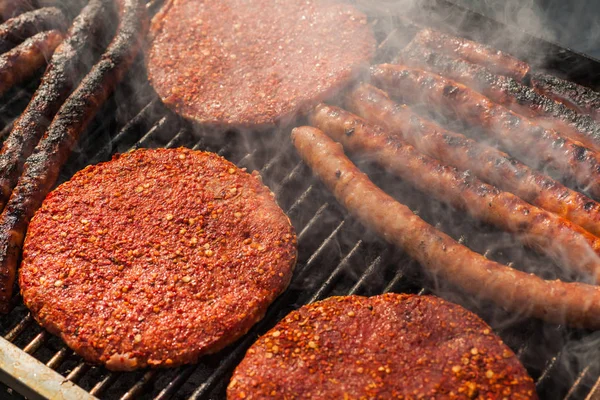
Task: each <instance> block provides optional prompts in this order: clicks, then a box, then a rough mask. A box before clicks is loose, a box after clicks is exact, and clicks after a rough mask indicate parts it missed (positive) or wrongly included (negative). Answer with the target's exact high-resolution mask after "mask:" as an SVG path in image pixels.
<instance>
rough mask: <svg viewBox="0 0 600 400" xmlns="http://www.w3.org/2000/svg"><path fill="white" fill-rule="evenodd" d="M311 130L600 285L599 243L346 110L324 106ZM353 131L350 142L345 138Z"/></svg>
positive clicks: (315, 114) (312, 117) (317, 110)
mask: <svg viewBox="0 0 600 400" xmlns="http://www.w3.org/2000/svg"><path fill="white" fill-rule="evenodd" d="M309 119H310V123H311V125H313V126H315V127H316V128H319V129H320V130H321V131H323V132H325V133H326V134H327V135H328V136H330V137H331V138H332V139H334V140H336V141H338V142H340V143H342V145H343V146H344V148H346V149H347V150H348V151H350V152H352V153H357V154H359V155H361V156H366V157H368V158H369V159H372V160H374V161H375V162H376V163H377V164H379V165H380V166H381V167H383V168H385V169H387V170H388V171H390V172H392V173H393V174H395V175H397V176H398V177H400V178H401V179H403V180H405V181H407V182H410V183H411V184H412V185H413V186H415V187H416V188H417V189H419V190H420V191H422V192H424V193H426V194H428V195H430V196H433V197H434V198H436V199H438V200H440V201H442V202H446V203H448V204H450V205H452V206H453V207H455V208H457V209H459V210H464V211H466V212H468V213H469V214H470V215H471V216H472V217H474V218H476V219H479V220H481V221H484V222H486V223H488V224H491V225H494V226H496V227H498V228H500V229H502V230H505V231H507V232H512V233H515V234H517V238H518V239H519V240H520V241H521V242H523V243H524V244H525V245H527V246H530V247H532V248H534V249H535V250H536V251H538V252H541V253H544V254H546V255H548V256H550V257H551V258H553V259H554V260H556V261H557V262H558V263H559V264H562V266H563V267H565V268H566V269H567V270H576V271H579V272H580V273H582V274H583V276H585V277H586V278H589V277H591V278H592V279H591V280H592V281H593V282H594V283H595V282H598V281H600V257H599V256H600V239H599V238H598V237H596V236H594V235H592V234H591V233H589V232H587V231H586V230H584V229H583V228H581V227H580V226H578V225H575V224H573V223H572V222H570V221H568V220H566V219H564V218H562V217H560V216H558V215H556V214H554V213H551V212H548V211H546V210H543V209H540V208H538V207H535V206H532V205H531V204H529V203H527V202H525V201H523V200H521V199H520V198H519V197H517V196H515V195H513V194H511V193H508V192H503V191H501V190H499V189H498V188H496V187H495V186H491V185H488V184H486V183H484V182H482V181H480V180H479V179H477V178H475V177H473V176H471V175H470V174H468V173H464V172H462V171H460V170H458V169H456V168H454V167H450V166H447V165H444V164H442V163H441V162H439V161H438V160H436V159H434V158H431V157H428V156H426V155H424V154H422V153H420V152H419V151H418V150H417V149H415V148H414V147H413V146H411V145H410V144H408V143H407V142H405V141H404V140H402V139H401V137H402V136H401V135H400V134H397V133H396V134H393V133H388V132H386V131H384V130H383V129H381V128H379V127H377V126H375V125H371V124H369V123H368V122H367V121H365V120H363V119H362V118H360V117H358V116H356V115H353V114H351V113H349V112H347V111H345V110H342V109H339V108H337V107H333V106H328V105H325V104H320V105H318V106H317V107H316V108H315V110H314V111H313V112H311V113H310V115H309ZM348 130H352V131H353V132H354V134H353V135H352V136H351V137H348V136H347V135H345V132H346V131H348Z"/></svg>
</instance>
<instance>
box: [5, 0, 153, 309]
mask: <svg viewBox="0 0 600 400" xmlns="http://www.w3.org/2000/svg"><path fill="white" fill-rule="evenodd" d="M115 1H116V2H117V3H118V4H117V5H118V7H119V10H120V15H121V20H120V23H119V27H118V29H117V33H116V34H115V37H114V38H113V40H112V42H111V43H110V45H109V46H108V48H107V49H106V51H105V52H104V54H103V55H102V57H101V58H100V61H98V63H96V65H94V67H93V68H92V70H91V71H90V72H89V73H88V74H87V75H86V76H85V77H84V78H83V80H82V81H81V83H80V84H79V86H78V87H77V88H76V89H75V91H74V92H73V93H72V94H71V95H70V96H69V98H68V99H67V100H66V101H65V103H64V104H63V106H62V107H61V108H60V110H59V111H58V113H57V114H56V116H55V117H54V120H53V121H52V123H51V124H50V126H49V127H48V130H47V131H46V133H45V134H44V136H43V137H42V139H41V140H40V142H39V143H38V145H37V146H36V148H35V150H34V152H33V154H32V155H31V156H30V157H29V158H28V159H27V162H26V163H25V167H24V170H23V174H22V175H21V177H20V178H19V182H18V183H17V186H16V187H15V190H14V191H13V193H12V195H11V197H10V200H9V201H8V203H7V205H6V207H5V209H4V211H3V212H2V214H1V215H0V311H4V312H7V311H8V310H9V308H10V299H11V296H12V289H13V284H14V282H15V274H16V270H17V263H18V260H19V255H20V253H21V247H22V246H23V241H24V238H25V232H26V231H27V226H28V225H29V221H30V220H31V218H32V217H33V214H34V213H35V212H36V211H37V209H38V208H39V207H40V205H41V204H42V201H43V200H44V198H45V197H46V195H47V194H48V192H49V191H50V190H51V188H52V186H53V185H54V183H55V182H56V180H57V178H58V175H59V172H60V169H61V167H62V166H63V165H64V163H65V162H66V161H67V159H68V157H69V154H70V153H71V149H72V148H73V146H74V145H75V143H77V140H78V139H79V137H80V135H81V133H82V132H83V131H84V130H85V128H86V127H87V125H88V123H89V122H90V121H91V120H92V118H94V116H95V115H96V113H97V111H98V110H99V109H100V107H101V106H102V105H103V104H104V102H105V101H106V99H107V98H108V96H109V95H110V94H111V93H112V91H113V90H114V88H115V87H116V85H117V84H118V83H119V82H120V81H121V79H122V78H123V76H124V75H125V73H126V72H127V71H128V69H129V67H130V66H131V64H132V63H133V61H134V58H135V57H136V55H137V54H138V52H139V50H140V48H141V46H142V42H143V38H144V36H145V33H146V30H147V27H148V17H147V14H146V7H145V2H144V1H143V0H115Z"/></svg>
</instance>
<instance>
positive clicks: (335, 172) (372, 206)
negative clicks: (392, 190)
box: [292, 127, 600, 329]
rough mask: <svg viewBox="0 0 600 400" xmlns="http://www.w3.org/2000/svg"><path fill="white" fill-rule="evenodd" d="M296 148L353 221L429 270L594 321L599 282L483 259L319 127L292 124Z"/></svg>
mask: <svg viewBox="0 0 600 400" xmlns="http://www.w3.org/2000/svg"><path fill="white" fill-rule="evenodd" d="M292 141H293V143H294V146H295V147H296V149H297V151H298V153H299V154H300V156H301V157H302V158H303V159H304V161H305V162H306V163H307V164H308V166H309V167H310V168H311V169H312V170H313V172H314V173H315V175H317V176H318V177H319V178H320V179H321V180H322V181H323V183H324V184H325V186H327V187H328V188H329V189H330V190H331V191H332V192H333V194H334V195H335V197H336V198H337V200H338V201H339V202H340V203H341V204H342V205H343V206H344V207H345V208H346V209H347V210H348V211H349V212H350V213H351V214H352V215H354V216H355V217H356V218H357V219H358V220H359V221H361V222H362V223H363V224H364V225H366V226H367V227H369V228H371V229H372V230H373V231H374V232H376V233H377V234H379V235H380V236H381V237H383V238H384V239H385V240H387V241H388V242H390V243H392V244H394V245H396V246H398V247H400V248H402V249H404V250H405V251H406V252H407V254H408V255H409V256H411V257H412V258H414V259H415V260H417V261H418V262H419V263H420V264H421V266H422V267H423V268H424V269H425V271H427V272H428V273H429V274H431V275H434V276H436V277H437V278H439V279H442V280H445V281H446V282H448V283H450V284H453V285H455V286H457V287H459V288H460V289H462V290H463V291H464V292H466V293H468V294H470V295H473V296H475V297H477V298H480V299H484V300H490V301H493V302H495V303H496V304H497V305H499V306H501V307H504V308H506V309H508V310H511V311H513V312H515V313H523V314H526V315H530V316H534V317H536V318H540V319H543V320H546V321H548V322H551V323H567V324H569V325H574V326H581V327H586V328H590V329H594V328H600V288H599V287H597V286H592V285H588V284H584V283H567V282H562V281H560V280H556V281H545V280H543V279H541V278H539V277H538V276H536V275H533V274H527V273H524V272H521V271H519V270H515V269H512V268H509V267H507V266H505V265H502V264H499V263H496V262H494V261H491V260H488V259H487V258H485V257H484V256H482V255H481V254H477V253H475V252H473V251H471V250H470V249H468V248H467V247H465V246H463V245H461V244H459V243H458V242H456V241H455V240H454V239H452V238H451V237H449V236H448V235H446V234H444V233H443V232H440V231H439V230H437V229H435V228H434V227H433V226H431V225H429V224H427V223H426V222H425V221H423V220H422V219H421V218H419V217H418V216H417V215H415V214H414V213H413V212H412V211H411V210H410V209H409V208H408V207H406V206H404V205H403V204H401V203H399V202H397V201H396V200H395V199H393V198H392V197H390V196H389V195H387V194H385V193H384V192H383V191H382V190H381V189H379V188H378V187H377V186H376V185H375V184H373V183H372V182H371V181H370V180H369V178H368V177H367V176H366V175H365V174H364V173H362V172H361V171H360V170H359V169H358V168H357V167H356V166H355V165H354V164H353V163H352V162H351V161H350V160H349V159H348V158H347V157H346V156H345V155H344V152H343V149H342V146H341V145H340V144H339V143H335V142H334V141H333V140H331V139H330V138H329V137H327V135H325V134H324V133H323V132H322V131H320V130H318V129H316V128H312V127H300V128H296V129H294V130H293V131H292Z"/></svg>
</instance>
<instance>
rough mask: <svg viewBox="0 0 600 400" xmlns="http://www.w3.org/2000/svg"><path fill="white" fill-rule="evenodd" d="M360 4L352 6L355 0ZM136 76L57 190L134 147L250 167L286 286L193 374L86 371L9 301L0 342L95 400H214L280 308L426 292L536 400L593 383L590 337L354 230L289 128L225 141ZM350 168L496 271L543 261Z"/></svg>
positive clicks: (388, 180) (394, 27)
mask: <svg viewBox="0 0 600 400" xmlns="http://www.w3.org/2000/svg"><path fill="white" fill-rule="evenodd" d="M359 3H360V4H359V6H360V5H362V4H363V3H364V2H363V3H361V2H359ZM426 3H431V2H426ZM434 3H436V4H437V3H444V2H443V1H441V2H434ZM158 4H159V1H152V2H150V3H149V8H150V9H151V10H156V8H157V6H158ZM438 6H439V4H438ZM446 17H447V19H452V18H449V17H448V16H446ZM371 20H372V25H373V27H374V29H375V31H376V34H377V37H378V40H379V42H380V48H379V52H378V56H377V57H378V58H379V59H380V60H386V59H390V58H391V56H392V55H393V54H394V52H395V49H396V47H397V46H398V45H399V43H401V42H402V41H401V40H397V39H396V38H397V37H398V34H399V32H400V31H401V28H399V26H401V25H402V20H398V19H397V18H395V17H389V16H384V17H381V16H379V17H373V18H372V19H371ZM143 71H144V68H143V62H142V61H141V60H140V61H138V62H137V63H136V65H135V66H134V68H133V72H132V73H130V74H129V76H128V77H127V78H126V79H125V83H124V84H123V85H121V87H120V88H119V89H118V90H117V92H116V93H115V94H114V95H113V96H112V98H111V99H110V101H109V102H108V104H107V105H106V106H105V107H104V110H103V111H102V112H101V113H100V114H99V116H98V117H97V118H96V119H95V121H94V122H93V123H92V125H91V127H90V129H89V130H88V132H87V134H86V135H84V139H82V141H81V143H80V144H79V145H78V147H77V149H76V150H75V151H74V153H73V155H72V157H71V159H70V162H69V164H68V165H67V167H65V168H64V170H63V173H62V175H61V182H62V181H64V180H66V179H68V178H69V177H70V176H71V175H72V174H73V173H75V172H76V171H78V170H79V169H81V168H82V167H84V166H85V165H87V164H92V163H97V162H100V161H106V160H108V159H110V157H111V155H112V154H115V153H117V152H125V151H128V150H131V149H135V148H141V147H147V148H154V147H178V146H186V147H190V148H194V149H198V150H207V151H213V152H216V153H218V154H219V155H221V156H223V157H225V158H227V159H228V160H230V161H232V162H234V163H236V164H237V165H238V166H240V167H245V168H248V170H257V171H259V172H260V174H261V176H262V177H263V180H264V182H265V183H266V184H267V185H268V186H269V187H270V188H271V190H272V191H273V192H274V193H275V194H276V199H277V201H278V203H279V204H280V205H281V207H282V208H283V210H284V211H286V213H287V214H288V215H289V216H290V218H291V220H292V223H293V224H294V226H295V228H296V230H297V233H298V243H299V260H298V265H297V267H296V271H295V274H294V278H293V280H292V283H291V285H290V287H289V289H288V290H287V291H286V292H285V293H284V294H283V295H282V296H281V297H280V298H278V299H277V300H276V301H275V302H274V304H273V305H272V306H271V307H270V308H269V310H268V312H267V314H266V316H265V318H264V319H263V320H262V321H261V322H259V323H258V324H257V325H256V326H255V327H254V328H253V329H252V330H251V331H250V333H248V334H247V335H246V336H244V337H243V338H242V339H240V340H239V341H238V342H236V343H235V344H233V345H231V346H230V347H228V348H227V349H225V350H223V351H221V352H220V353H218V354H215V355H210V356H206V357H203V358H202V359H201V360H200V362H199V363H198V364H196V365H191V366H183V367H179V368H175V369H170V370H149V371H148V370H146V371H138V372H131V373H118V372H110V371H107V370H106V369H104V368H101V367H98V366H91V365H88V364H87V363H85V362H83V361H82V359H81V358H80V357H78V356H77V355H76V354H74V352H73V351H71V350H70V349H68V348H67V347H66V346H65V345H64V343H62V341H61V340H60V339H58V338H56V337H54V336H52V335H49V334H48V333H47V332H45V331H44V330H43V329H41V328H40V327H39V326H38V325H37V324H36V323H35V321H34V320H33V318H32V317H31V315H30V314H29V312H28V311H27V309H26V308H25V307H24V306H23V305H22V303H21V302H20V301H19V299H17V302H18V304H19V305H18V306H17V307H16V308H15V309H14V310H13V311H12V312H11V314H9V315H8V316H3V317H0V335H2V336H4V337H5V338H6V339H7V340H9V341H11V342H13V343H14V344H16V345H17V346H18V347H20V348H21V349H23V351H25V352H27V353H29V354H31V355H33V356H34V357H36V358H37V359H38V360H40V361H42V362H43V363H45V364H46V365H47V366H49V367H50V368H52V369H54V370H56V371H57V372H59V373H60V374H62V375H63V376H65V378H66V379H68V380H71V381H73V382H75V383H77V384H78V385H80V386H81V387H82V388H84V389H85V390H87V391H89V392H90V393H91V394H93V395H95V396H98V397H100V398H106V399H117V398H121V399H137V398H148V399H168V398H174V399H188V398H189V399H209V398H210V399H213V398H223V397H224V391H225V388H226V385H227V382H228V380H229V377H230V374H231V372H232V370H233V368H234V367H235V365H236V364H237V363H238V362H239V361H240V360H241V358H242V357H243V355H244V352H245V350H246V349H247V348H248V346H250V345H251V344H252V343H253V342H254V341H255V340H256V338H257V337H258V336H259V335H260V334H261V333H263V332H265V331H266V330H267V329H269V328H270V327H272V326H273V325H274V324H275V323H276V322H277V321H278V320H279V319H281V318H282V317H283V316H284V315H286V314H287V313H288V312H289V311H291V310H293V309H295V308H298V307H300V306H301V305H303V304H307V303H310V302H313V301H317V300H320V299H323V298H325V297H328V296H331V295H345V294H359V295H375V294H379V293H384V292H404V293H417V294H427V293H435V294H439V295H442V296H444V297H446V298H448V299H450V300H454V301H457V302H459V303H461V304H463V305H464V306H466V307H468V308H470V309H472V310H474V311H475V312H477V313H478V314H479V315H481V316H482V317H484V318H485V319H486V320H487V321H488V322H489V323H490V324H491V325H492V326H493V327H494V329H495V331H496V332H498V333H499V334H500V336H501V337H502V338H503V339H504V341H505V342H506V343H507V344H508V345H509V346H510V347H511V348H512V349H513V350H514V351H515V352H516V353H517V355H518V356H519V358H520V359H521V361H522V362H523V363H524V364H525V366H526V367H527V369H528V371H529V372H530V374H531V375H532V377H533V378H534V379H535V380H536V386H537V390H538V393H539V394H540V396H541V397H542V398H547V399H559V398H564V399H584V398H586V397H587V396H588V394H589V393H590V390H591V388H592V387H593V386H594V385H595V382H596V381H597V380H598V376H599V375H600V366H599V363H598V362H597V361H596V360H598V359H600V346H595V343H597V342H598V338H599V337H600V336H598V335H595V334H593V333H589V332H584V331H578V330H573V329H569V328H565V327H562V326H550V325H547V324H543V323H542V322H540V321H536V320H530V319H526V318H522V317H518V316H516V317H515V316H511V315H508V314H506V313H504V312H503V311H502V310H498V309H496V308H494V307H493V306H491V305H490V304H478V303H476V302H474V301H472V300H470V299H468V298H465V297H463V296H461V295H460V294H459V293H458V292H457V291H456V290H454V289H453V288H449V287H447V286H445V285H444V284H443V282H436V281H435V280H433V279H430V278H427V277H425V276H422V275H421V274H420V272H419V266H418V264H417V263H416V262H414V261H413V260H411V259H409V258H408V257H407V256H406V255H405V254H404V253H403V252H402V251H401V250H398V249H395V248H393V247H392V246H389V245H387V244H385V243H384V242H383V241H381V240H380V239H378V238H377V237H375V236H374V235H373V234H372V233H370V232H365V230H364V228H362V227H361V225H360V224H359V223H358V222H357V221H356V220H354V219H353V218H351V217H349V216H348V215H347V213H346V212H345V211H344V210H343V209H342V208H341V207H340V206H339V205H338V204H337V202H336V201H335V199H333V198H332V196H331V195H330V194H329V193H328V192H327V190H326V189H325V188H324V187H323V186H322V185H321V184H320V183H319V182H318V181H317V180H316V179H315V178H314V177H312V174H311V172H310V170H309V169H308V168H307V167H306V166H305V165H304V163H302V162H301V161H300V159H299V158H298V157H297V155H296V154H295V152H294V150H293V147H292V145H291V143H290V141H289V130H290V128H280V129H275V130H274V131H272V132H235V131H225V130H216V129H212V128H203V127H198V126H195V125H194V124H192V123H190V122H188V121H184V120H182V119H180V118H179V117H178V116H176V115H174V114H173V113H172V112H170V111H169V110H167V109H166V108H165V107H164V106H163V105H162V104H161V102H160V100H158V98H157V96H156V94H155V93H154V92H153V90H152V89H151V88H150V87H149V86H148V85H147V84H146V82H145V77H144V76H145V74H144V73H141V72H143ZM35 87H36V82H32V83H31V84H29V85H27V86H26V87H23V88H19V89H15V90H13V92H12V93H11V94H9V95H8V96H6V98H5V99H4V100H3V103H2V104H3V105H1V106H0V123H1V125H0V126H3V127H4V129H2V130H0V137H2V135H3V133H5V131H7V130H8V129H10V128H9V126H10V124H11V123H12V121H13V120H14V118H15V117H16V116H18V114H19V113H20V112H21V111H22V109H23V108H24V107H25V105H26V103H27V101H28V98H29V96H30V95H31V93H32V91H33V90H34V88H35ZM300 123H302V121H298V124H300ZM356 161H357V162H358V163H359V164H360V165H361V166H362V168H363V169H364V170H366V171H368V172H369V173H370V176H371V177H372V178H373V180H374V181H375V182H376V183H378V184H379V185H380V186H382V187H383V188H384V189H385V190H386V191H388V192H389V193H391V194H393V195H394V196H395V197H397V198H398V199H399V200H400V201H402V202H404V203H405V204H407V205H409V206H410V207H411V208H412V209H413V210H414V211H415V213H418V214H419V215H420V216H422V217H423V218H424V219H426V220H427V221H429V222H430V223H432V224H434V225H435V226H437V227H439V228H440V229H442V230H444V231H446V232H447V233H449V234H450V235H452V236H453V237H455V238H456V239H457V240H459V241H461V242H463V243H465V244H467V245H469V246H470V247H471V248H473V249H475V250H477V251H480V252H482V253H484V254H486V256H488V257H490V258H493V259H497V260H499V261H502V262H507V263H508V262H510V261H517V263H516V264H520V265H537V266H539V265H541V264H551V263H550V262H549V261H548V260H546V259H543V258H540V257H539V256H537V255H533V254H531V253H530V252H529V251H527V250H525V249H523V248H522V247H521V246H520V245H519V244H518V243H516V242H515V241H514V240H512V239H510V237H509V236H508V235H505V234H503V233H500V232H497V231H495V230H493V229H491V228H490V227H487V226H483V225H481V224H478V223H477V222H475V221H472V220H470V219H469V218H465V217H464V215H462V214H461V213H459V212H456V211H454V210H451V209H449V208H448V207H446V206H445V205H443V204H441V203H439V202H435V201H431V200H430V199H426V198H425V197H424V196H423V195H421V194H419V193H416V192H415V191H414V190H413V189H412V188H411V187H410V186H408V185H407V184H405V183H403V182H400V181H399V180H397V179H395V178H392V177H390V176H389V175H387V174H386V173H385V172H383V171H382V170H380V169H377V168H374V167H373V166H372V165H370V164H369V163H368V162H364V161H363V160H356ZM497 243H502V245H501V246H500V245H497ZM555 273H557V272H552V271H551V272H549V274H550V275H552V274H555Z"/></svg>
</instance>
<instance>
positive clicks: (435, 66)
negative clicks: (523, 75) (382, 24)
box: [400, 42, 600, 151]
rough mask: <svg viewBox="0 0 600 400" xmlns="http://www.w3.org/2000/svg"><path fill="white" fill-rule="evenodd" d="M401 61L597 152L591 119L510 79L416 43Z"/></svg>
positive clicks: (598, 129)
mask: <svg viewBox="0 0 600 400" xmlns="http://www.w3.org/2000/svg"><path fill="white" fill-rule="evenodd" d="M400 60H401V63H403V64H404V65H408V66H411V67H415V68H423V69H425V70H428V71H431V72H434V73H436V74H439V75H442V76H444V77H446V78H450V79H453V80H455V81H457V82H460V83H462V84H463V85H466V86H468V87H470V88H472V89H475V90H476V91H478V92H480V93H482V94H483V95H485V96H487V97H489V98H490V100H492V101H494V102H496V103H498V104H500V105H503V106H505V107H507V108H508V109H510V110H512V111H514V112H516V113H518V114H521V115H523V116H524V117H528V118H533V119H534V120H535V121H536V122H538V123H539V124H540V125H542V126H543V127H544V128H547V129H554V130H556V131H558V132H559V133H560V134H561V135H564V136H567V137H569V138H571V139H573V140H577V141H579V142H581V143H583V144H584V145H586V146H587V147H590V148H592V149H593V150H595V151H599V150H600V124H598V123H596V122H595V121H594V119H593V118H592V117H591V116H589V115H583V114H580V113H578V112H576V111H574V110H572V109H571V108H568V107H567V106H565V105H564V104H563V103H560V102H557V101H555V100H553V99H551V98H549V97H546V96H544V95H541V94H539V93H537V92H536V91H535V90H534V89H532V88H530V87H529V86H525V85H522V84H520V83H519V82H517V81H515V80H514V79H512V78H508V77H505V76H501V75H496V74H493V73H491V72H490V71H489V70H488V69H487V68H486V67H483V66H481V65H477V64H473V63H470V62H468V61H465V60H462V59H460V58H456V57H452V56H447V55H444V54H441V53H439V52H435V51H433V50H430V49H427V48H425V47H423V46H421V45H420V44H418V42H412V43H411V44H409V45H408V47H407V48H406V49H405V50H404V51H403V52H402V54H401V56H400Z"/></svg>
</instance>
